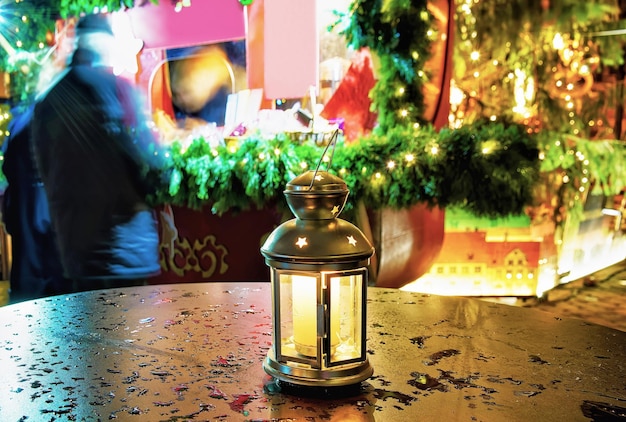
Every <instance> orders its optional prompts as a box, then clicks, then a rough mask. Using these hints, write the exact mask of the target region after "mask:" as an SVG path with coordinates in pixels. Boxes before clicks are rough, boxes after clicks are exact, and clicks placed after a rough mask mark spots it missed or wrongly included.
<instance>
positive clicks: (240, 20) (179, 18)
mask: <svg viewBox="0 0 626 422" xmlns="http://www.w3.org/2000/svg"><path fill="white" fill-rule="evenodd" d="M127 13H128V15H129V18H130V21H131V26H132V28H133V32H134V34H135V37H136V38H139V39H141V40H143V42H144V46H145V48H163V49H169V48H179V47H187V46H191V45H200V44H209V43H216V42H222V41H229V40H240V39H244V38H245V36H246V25H245V14H244V7H243V6H242V5H241V3H239V1H238V0H193V1H192V2H191V6H189V7H182V8H181V9H180V11H178V12H177V11H176V9H175V8H174V5H173V4H172V3H171V2H169V1H161V2H160V3H159V5H158V6H157V5H154V4H152V3H146V4H145V5H143V6H138V7H134V8H132V9H130V10H128V11H127Z"/></svg>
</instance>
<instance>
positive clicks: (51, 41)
mask: <svg viewBox="0 0 626 422" xmlns="http://www.w3.org/2000/svg"><path fill="white" fill-rule="evenodd" d="M55 38H56V37H55V36H54V32H52V31H50V30H47V31H46V44H47V45H48V47H52V46H53V45H54V44H55V43H56V39H55Z"/></svg>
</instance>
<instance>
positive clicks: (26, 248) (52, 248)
mask: <svg viewBox="0 0 626 422" xmlns="http://www.w3.org/2000/svg"><path fill="white" fill-rule="evenodd" d="M11 114H12V116H13V117H12V119H11V122H10V123H9V127H8V130H9V133H10V134H9V136H8V137H7V138H6V139H5V141H4V143H3V144H2V149H3V153H4V154H3V155H4V159H3V161H2V172H3V173H4V175H5V177H6V179H7V183H8V186H7V188H6V190H5V192H4V195H3V197H2V220H3V223H4V226H5V229H6V231H7V232H8V233H9V234H10V235H11V252H12V255H11V258H12V261H11V270H10V274H11V275H10V282H11V290H10V298H11V302H18V301H21V300H26V299H36V298H40V297H45V296H50V295H56V294H62V293H67V292H69V291H70V290H71V283H69V281H68V280H65V279H64V278H63V270H62V267H61V262H60V260H59V253H58V251H57V246H56V239H55V236H54V232H53V230H52V224H51V223H50V213H49V211H48V201H47V199H46V193H45V191H44V187H43V183H42V182H41V179H40V178H39V175H38V174H37V169H36V166H35V162H34V160H33V157H32V154H31V151H30V123H31V119H32V114H33V107H32V106H25V105H24V106H18V107H16V108H14V109H13V110H12V112H11Z"/></svg>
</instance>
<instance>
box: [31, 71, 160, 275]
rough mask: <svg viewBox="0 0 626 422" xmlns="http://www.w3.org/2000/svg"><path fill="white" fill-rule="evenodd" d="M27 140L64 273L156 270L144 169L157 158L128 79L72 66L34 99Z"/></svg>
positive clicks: (155, 245) (155, 243)
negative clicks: (30, 135)
mask: <svg viewBox="0 0 626 422" xmlns="http://www.w3.org/2000/svg"><path fill="white" fill-rule="evenodd" d="M32 143H33V149H34V152H35V157H36V160H37V165H38V168H39V172H40V174H41V177H42V179H43V182H44V184H45V187H46V192H47V196H48V200H49V204H50V212H51V217H52V222H53V224H54V227H55V230H56V232H57V236H58V239H59V245H60V253H61V258H62V261H63V266H64V269H65V271H66V276H68V277H70V278H72V279H74V280H77V279H79V280H80V279H91V278H99V279H141V278H146V277H149V276H152V275H155V274H158V273H159V271H160V265H159V259H158V243H159V239H158V232H157V223H156V219H155V216H154V211H153V210H152V209H151V208H150V207H149V206H148V205H147V204H146V203H145V200H144V199H145V195H146V193H147V188H146V186H145V185H144V182H143V179H142V174H143V173H142V172H143V171H144V170H145V169H146V168H148V167H152V168H158V166H160V161H159V156H158V155H155V154H154V153H153V152H154V149H153V148H154V147H155V144H154V139H153V138H152V132H151V131H150V130H149V129H148V127H147V125H146V122H145V119H144V118H143V113H142V110H141V106H140V102H139V101H138V98H137V95H136V92H135V91H134V88H133V87H132V85H130V83H128V82H127V81H125V80H123V79H121V78H118V77H116V76H115V75H113V74H112V72H111V71H110V69H108V68H104V67H92V66H89V65H74V66H71V67H70V68H69V69H68V70H67V71H66V73H65V74H64V75H63V76H62V77H61V78H60V79H59V80H58V81H57V82H56V83H55V84H54V85H53V87H52V88H51V89H49V90H48V91H47V92H46V93H45V94H44V95H43V97H42V98H40V99H39V101H38V102H37V105H36V107H35V112H34V120H33V138H32Z"/></svg>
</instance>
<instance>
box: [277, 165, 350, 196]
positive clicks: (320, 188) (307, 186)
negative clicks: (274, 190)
mask: <svg viewBox="0 0 626 422" xmlns="http://www.w3.org/2000/svg"><path fill="white" fill-rule="evenodd" d="M287 192H293V193H295V192H302V193H316V192H319V193H323V192H345V193H346V194H347V193H348V192H349V191H348V186H347V185H346V182H344V181H343V179H341V178H340V177H338V176H335V175H334V174H331V173H328V172H327V171H321V170H318V171H313V170H309V171H307V172H305V173H302V174H301V175H300V176H297V177H296V178H294V179H293V180H291V181H290V182H289V183H287V188H286V189H285V193H287Z"/></svg>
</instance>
